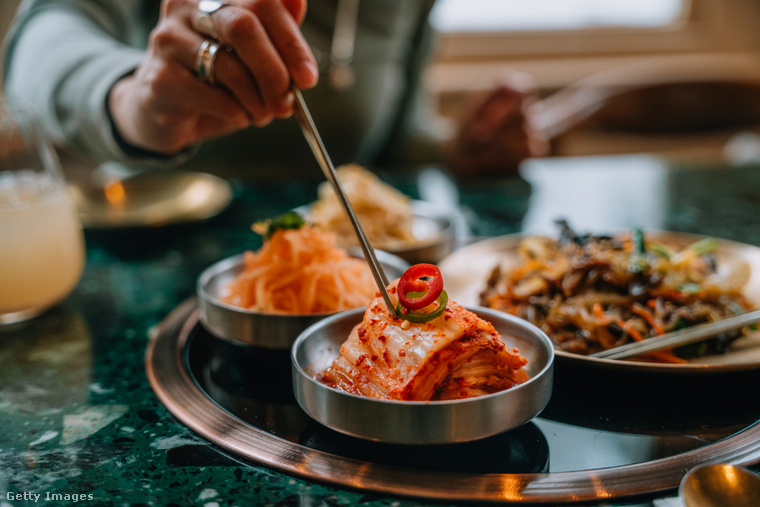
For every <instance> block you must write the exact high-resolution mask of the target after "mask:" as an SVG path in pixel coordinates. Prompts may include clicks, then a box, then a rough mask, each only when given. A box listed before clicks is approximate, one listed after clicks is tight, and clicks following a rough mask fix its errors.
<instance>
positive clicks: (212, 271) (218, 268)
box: [196, 247, 409, 318]
mask: <svg viewBox="0 0 760 507" xmlns="http://www.w3.org/2000/svg"><path fill="white" fill-rule="evenodd" d="M357 248H358V247H357ZM347 250H348V251H349V254H350V252H351V250H352V249H351V248H349V249H347ZM375 253H376V254H377V255H379V256H380V258H379V259H378V260H379V261H380V264H387V263H389V261H393V262H394V263H398V266H397V267H399V268H401V266H402V265H403V266H406V267H408V266H409V263H408V262H406V261H404V260H403V259H402V258H401V257H399V256H397V255H395V254H393V253H391V252H387V251H384V250H375ZM244 255H245V253H239V254H236V255H233V256H231V257H227V258H224V259H222V260H219V261H217V262H215V263H213V264H212V265H210V266H208V267H207V268H206V269H204V270H203V271H202V272H201V274H200V276H199V277H198V280H197V282H196V292H197V294H198V297H199V298H200V299H202V300H203V301H205V302H207V303H208V304H212V305H215V306H217V307H219V308H223V309H224V310H227V311H230V312H234V313H237V314H239V315H241V316H245V317H264V318H279V317H285V318H322V317H328V316H332V315H335V314H336V313H340V312H317V313H270V312H257V311H254V310H249V309H247V308H242V307H240V306H235V305H231V304H229V303H225V302H224V301H222V300H220V299H219V298H218V297H215V296H213V295H212V294H210V293H209V292H208V291H207V290H206V286H207V284H208V282H209V280H210V279H211V278H212V277H213V276H215V275H218V274H219V273H221V272H223V271H227V270H228V269H230V268H232V267H235V266H237V265H240V264H242V261H243V257H244ZM383 257H386V259H387V260H384V259H383ZM357 258H358V257H357ZM358 308H362V307H358ZM348 311H350V310H348Z"/></svg>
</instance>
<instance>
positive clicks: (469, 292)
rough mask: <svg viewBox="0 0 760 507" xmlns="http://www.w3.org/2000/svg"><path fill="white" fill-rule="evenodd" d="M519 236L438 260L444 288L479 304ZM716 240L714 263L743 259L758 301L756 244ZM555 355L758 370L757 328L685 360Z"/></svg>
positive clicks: (672, 367) (695, 369)
mask: <svg viewBox="0 0 760 507" xmlns="http://www.w3.org/2000/svg"><path fill="white" fill-rule="evenodd" d="M645 233H646V236H647V239H652V240H656V241H659V242H661V243H664V244H668V245H672V246H674V247H676V248H684V247H686V246H688V245H690V244H692V243H694V242H696V241H699V240H701V239H704V238H705V236H700V235H696V234H687V233H681V232H671V231H645ZM524 237H525V236H522V235H519V234H514V235H507V236H498V237H494V238H489V239H485V240H482V241H479V242H477V243H473V244H471V245H468V246H466V247H463V248H461V249H459V250H457V251H455V252H454V253H452V254H451V255H449V256H447V257H446V258H445V259H443V260H442V261H441V263H440V264H439V267H440V269H441V272H442V273H443V277H444V282H445V284H446V291H447V292H448V293H449V296H450V297H452V298H454V299H456V300H457V301H459V302H461V304H464V305H477V304H480V295H481V293H482V292H483V291H484V290H485V289H486V284H487V281H488V277H489V276H490V274H491V272H492V270H493V269H494V268H495V267H496V266H497V265H500V266H502V267H503V268H505V269H509V268H510V267H517V265H518V264H519V263H520V262H521V260H520V258H519V257H518V253H517V249H518V246H519V244H520V242H521V241H522V239H523V238H524ZM716 239H718V241H719V243H718V250H717V252H716V255H717V262H718V266H731V265H732V264H737V263H741V262H746V263H747V264H748V265H749V267H750V279H749V281H748V282H747V284H746V285H745V290H744V294H745V296H746V297H747V299H748V300H749V302H750V304H752V305H753V306H755V307H756V306H760V247H756V246H752V245H748V244H745V243H739V242H736V241H730V240H725V239H720V238H716ZM557 358H558V359H562V360H566V361H573V362H578V363H580V364H586V365H594V366H597V367H613V368H616V367H620V366H624V367H625V368H626V369H628V370H639V371H651V372H673V373H677V372H680V373H686V372H688V373H697V374H699V373H714V372H731V371H739V370H748V369H760V332H752V333H749V334H748V335H746V336H744V337H742V338H741V339H739V340H737V341H735V342H733V344H732V346H731V348H730V350H729V351H728V352H727V353H726V354H721V355H711V356H705V357H702V358H699V359H694V360H692V361H691V362H690V363H688V364H662V363H645V362H640V361H632V360H623V361H621V360H613V359H599V358H592V357H586V356H582V355H578V354H572V353H570V352H565V351H561V350H557Z"/></svg>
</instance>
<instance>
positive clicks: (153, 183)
mask: <svg viewBox="0 0 760 507" xmlns="http://www.w3.org/2000/svg"><path fill="white" fill-rule="evenodd" d="M69 190H70V195H71V196H72V200H73V202H74V204H75V206H76V208H77V211H78V214H79V219H80V220H81V222H82V225H83V226H84V227H85V228H86V229H117V228H131V227H160V226H164V225H173V224H180V223H187V222H193V221H199V220H204V219H207V218H211V217H213V216H215V215H217V214H219V213H220V212H221V211H222V210H224V209H225V208H226V207H227V205H229V203H230V201H231V200H232V188H231V186H230V184H229V183H228V182H227V181H225V180H223V179H221V178H219V177H216V176H213V175H211V174H206V173H200V172H190V171H173V170H163V169H162V170H156V171H145V172H141V173H137V174H134V175H132V176H128V177H126V178H123V179H117V180H114V181H113V182H110V183H108V184H106V185H105V186H104V187H103V188H88V189H83V188H80V187H75V186H70V187H69Z"/></svg>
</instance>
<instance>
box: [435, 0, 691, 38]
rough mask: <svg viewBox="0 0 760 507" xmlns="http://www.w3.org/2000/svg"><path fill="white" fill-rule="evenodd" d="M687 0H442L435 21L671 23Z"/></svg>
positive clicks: (564, 25) (451, 27) (462, 27)
mask: <svg viewBox="0 0 760 507" xmlns="http://www.w3.org/2000/svg"><path fill="white" fill-rule="evenodd" d="M687 10H688V2H687V1H685V0H637V1H633V2H632V1H630V0H531V1H527V2H526V1H525V0H439V3H438V4H437V5H436V7H435V10H434V11H433V13H432V18H431V21H432V23H433V26H434V27H435V28H436V29H437V30H438V31H440V32H442V33H456V32H502V31H550V30H579V29H590V28H600V27H602V28H609V27H636V28H654V27H666V26H672V25H674V24H675V23H677V22H679V21H680V20H681V19H682V18H683V16H684V14H685V13H686V11H687Z"/></svg>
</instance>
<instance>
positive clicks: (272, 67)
mask: <svg viewBox="0 0 760 507" xmlns="http://www.w3.org/2000/svg"><path fill="white" fill-rule="evenodd" d="M214 20H215V22H216V27H217V31H218V33H219V38H220V39H221V40H222V41H224V44H226V45H228V46H229V47H231V48H232V49H233V50H234V53H235V55H236V56H237V57H238V58H239V59H240V61H241V62H243V64H244V65H245V66H246V67H247V68H248V70H249V72H250V73H251V75H252V76H253V79H254V80H255V82H256V84H257V87H258V90H259V93H260V96H261V99H262V101H263V103H264V106H265V107H266V108H267V109H268V110H270V111H271V112H272V113H273V114H274V115H276V116H283V115H288V114H290V112H291V110H292V98H291V97H290V93H289V92H290V86H291V82H293V83H295V85H296V86H298V87H300V88H309V87H311V86H313V85H314V84H316V81H317V78H318V74H317V67H316V63H315V60H314V57H313V55H312V54H311V50H310V49H309V46H308V44H307V43H306V41H305V40H304V38H303V36H302V35H301V33H300V30H299V29H298V25H297V23H296V21H295V20H294V19H293V17H292V15H291V13H290V12H289V11H288V9H287V8H286V7H285V5H284V4H283V3H282V2H281V0H257V1H248V2H246V3H245V4H242V5H241V7H238V6H229V7H226V8H224V9H221V10H219V11H217V12H216V13H215V14H214Z"/></svg>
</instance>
